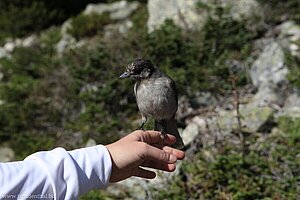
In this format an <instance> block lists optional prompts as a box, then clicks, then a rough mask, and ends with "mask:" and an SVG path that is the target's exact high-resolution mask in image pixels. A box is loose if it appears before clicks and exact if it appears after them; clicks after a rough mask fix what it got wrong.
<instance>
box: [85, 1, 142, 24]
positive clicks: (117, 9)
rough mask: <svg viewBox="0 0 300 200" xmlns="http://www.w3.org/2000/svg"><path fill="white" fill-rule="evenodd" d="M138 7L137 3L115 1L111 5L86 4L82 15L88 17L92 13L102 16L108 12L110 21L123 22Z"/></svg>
mask: <svg viewBox="0 0 300 200" xmlns="http://www.w3.org/2000/svg"><path fill="white" fill-rule="evenodd" d="M138 6H139V3H138V2H137V1H133V2H127V1H124V0H122V1H117V2H114V3H111V4H104V3H99V4H88V5H87V7H86V8H85V10H84V11H83V14H84V15H89V14H92V13H96V14H103V13H105V12H108V13H109V14H110V18H111V19H112V20H124V19H126V18H128V17H129V16H130V15H131V14H132V13H133V11H135V10H136V9H137V8H138Z"/></svg>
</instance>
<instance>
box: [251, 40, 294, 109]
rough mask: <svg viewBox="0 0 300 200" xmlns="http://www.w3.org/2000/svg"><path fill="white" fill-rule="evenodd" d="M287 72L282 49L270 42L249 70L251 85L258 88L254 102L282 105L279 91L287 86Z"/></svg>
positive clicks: (275, 43)
mask: <svg viewBox="0 0 300 200" xmlns="http://www.w3.org/2000/svg"><path fill="white" fill-rule="evenodd" d="M288 72H289V70H288V68H287V66H286V65H285V57H284V53H283V50H282V48H281V47H280V46H279V44H278V43H277V42H275V41H273V42H271V44H269V45H267V46H266V47H265V48H264V50H263V52H262V53H261V55H260V56H259V57H258V58H257V60H256V61H255V62H254V63H253V65H252V66H251V69H250V76H251V80H252V83H253V85H254V86H256V87H257V88H258V93H257V95H256V97H255V99H256V101H257V102H258V103H259V102H272V103H277V104H282V101H283V99H282V96H281V94H280V92H279V90H280V89H281V87H282V86H283V85H285V84H287V79H286V75H287V74H288Z"/></svg>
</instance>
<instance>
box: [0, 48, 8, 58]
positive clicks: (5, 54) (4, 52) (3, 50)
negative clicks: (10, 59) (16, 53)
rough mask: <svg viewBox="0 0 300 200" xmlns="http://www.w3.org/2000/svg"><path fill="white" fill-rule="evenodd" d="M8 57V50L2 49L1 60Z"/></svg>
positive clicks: (0, 50)
mask: <svg viewBox="0 0 300 200" xmlns="http://www.w3.org/2000/svg"><path fill="white" fill-rule="evenodd" d="M7 56H8V54H7V52H6V50H5V49H4V48H2V47H0V59H1V58H5V57H7Z"/></svg>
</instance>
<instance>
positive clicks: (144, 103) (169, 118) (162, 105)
mask: <svg viewBox="0 0 300 200" xmlns="http://www.w3.org/2000/svg"><path fill="white" fill-rule="evenodd" d="M127 77H130V78H132V79H133V80H135V85H134V94H135V97H136V101H137V105H138V108H139V110H140V113H141V115H142V124H141V126H140V129H143V126H144V125H145V123H146V122H147V118H148V117H153V118H154V120H155V121H154V123H155V125H154V130H156V131H160V132H162V134H163V135H164V136H165V134H166V133H168V134H172V135H174V136H175V137H176V139H177V140H176V143H175V144H174V145H173V146H174V147H175V148H178V149H181V148H183V147H184V144H183V141H182V139H181V137H180V135H179V132H178V129H177V125H176V122H175V113H176V111H177V108H178V96H177V90H176V85H175V82H174V81H173V80H172V79H171V78H170V77H169V76H167V75H165V74H164V73H162V72H161V71H160V70H159V69H158V67H156V66H154V65H153V64H152V63H151V61H149V60H144V59H137V60H135V61H133V62H132V63H131V64H129V65H128V66H127V67H126V70H125V72H124V73H123V74H122V75H121V76H120V77H119V78H121V79H123V78H127Z"/></svg>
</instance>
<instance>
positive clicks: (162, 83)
mask: <svg viewBox="0 0 300 200" xmlns="http://www.w3.org/2000/svg"><path fill="white" fill-rule="evenodd" d="M171 84H172V80H170V79H168V78H166V77H161V78H155V79H148V80H143V81H141V82H137V83H136V84H135V86H134V92H135V95H136V99H137V104H138V107H139V110H140V112H141V113H142V114H144V115H146V116H152V117H153V118H154V119H156V120H161V119H169V118H171V117H172V116H173V115H174V114H175V112H176V111H177V97H176V93H175V91H174V90H173V89H172V87H171Z"/></svg>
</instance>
